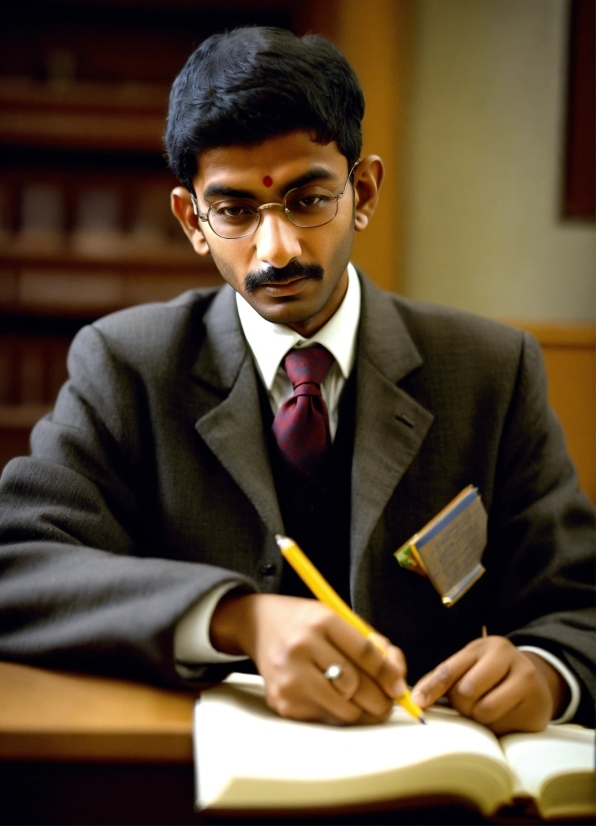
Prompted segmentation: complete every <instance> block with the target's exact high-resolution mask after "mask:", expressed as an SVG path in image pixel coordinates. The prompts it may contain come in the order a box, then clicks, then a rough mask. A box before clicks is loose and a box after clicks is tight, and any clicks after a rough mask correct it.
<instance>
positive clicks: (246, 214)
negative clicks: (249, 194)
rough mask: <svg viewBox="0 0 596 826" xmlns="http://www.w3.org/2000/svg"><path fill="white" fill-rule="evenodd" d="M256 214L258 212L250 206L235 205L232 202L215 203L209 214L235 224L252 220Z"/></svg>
mask: <svg viewBox="0 0 596 826" xmlns="http://www.w3.org/2000/svg"><path fill="white" fill-rule="evenodd" d="M257 212H258V210H257V209H255V207H253V206H252V205H251V204H245V203H235V202H233V201H232V202H230V201H217V203H215V204H213V205H212V207H211V214H212V215H216V216H217V218H221V219H222V220H224V221H234V222H237V221H242V220H246V219H247V218H254V216H255V215H256V214H257Z"/></svg>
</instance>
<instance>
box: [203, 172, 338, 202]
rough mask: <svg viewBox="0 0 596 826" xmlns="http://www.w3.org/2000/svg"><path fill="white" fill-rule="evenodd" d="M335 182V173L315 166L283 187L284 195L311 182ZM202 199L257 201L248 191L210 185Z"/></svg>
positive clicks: (221, 185)
mask: <svg viewBox="0 0 596 826" xmlns="http://www.w3.org/2000/svg"><path fill="white" fill-rule="evenodd" d="M321 180H323V181H337V180H338V177H337V175H336V174H335V172H332V171H331V170H330V169H326V168H325V167H322V166H315V167H313V168H312V169H309V171H308V172H305V173H304V175H300V176H299V177H298V178H294V180H292V181H289V182H288V184H287V186H286V187H285V191H284V195H285V194H286V193H287V192H289V191H290V189H297V188H298V187H300V186H306V184H310V183H311V182H312V181H321ZM203 197H204V198H205V200H210V199H211V198H216V197H220V198H244V199H246V200H249V201H256V200H258V199H257V198H256V197H255V194H254V192H251V191H250V190H248V189H234V187H231V186H225V185H224V184H211V186H208V187H207V189H206V190H205V191H204V192H203Z"/></svg>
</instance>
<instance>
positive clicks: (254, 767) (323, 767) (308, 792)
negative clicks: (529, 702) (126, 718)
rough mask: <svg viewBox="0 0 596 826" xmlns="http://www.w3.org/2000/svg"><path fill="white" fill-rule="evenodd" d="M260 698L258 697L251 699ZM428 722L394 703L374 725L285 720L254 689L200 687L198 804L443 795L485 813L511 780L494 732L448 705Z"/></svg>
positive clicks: (502, 798)
mask: <svg viewBox="0 0 596 826" xmlns="http://www.w3.org/2000/svg"><path fill="white" fill-rule="evenodd" d="M259 695H260V696H259ZM425 716H426V718H427V723H428V724H427V725H426V726H422V725H420V723H418V722H417V721H415V720H413V719H412V718H411V717H410V716H409V715H408V714H407V713H406V712H405V711H404V710H403V709H402V708H400V707H399V706H396V707H395V709H394V711H393V713H392V716H391V718H390V719H389V720H388V721H387V722H386V723H383V724H380V725H376V726H348V727H333V726H325V725H319V724H316V723H299V722H295V721H291V720H284V719H282V718H281V717H279V716H277V715H276V714H275V713H274V712H272V711H270V710H269V709H268V708H267V706H266V704H265V702H264V699H263V697H262V690H261V691H259V688H258V686H256V687H255V685H254V684H253V685H252V686H250V685H249V686H247V687H246V688H244V689H242V688H241V687H234V686H229V685H228V686H226V685H222V686H220V687H216V688H214V689H210V690H208V691H205V692H204V693H203V694H202V695H201V700H200V701H199V702H198V703H197V705H196V709H195V756H196V766H197V771H198V801H197V803H198V807H199V808H204V807H206V806H210V807H213V808H217V807H219V808H235V807H238V808H246V809H251V808H253V809H259V808H268V807H269V808H271V807H273V808H275V807H278V808H285V807H287V808H295V807H298V808H299V807H301V806H302V807H311V808H312V807H317V806H321V807H323V806H331V805H350V804H356V803H358V804H361V803H367V802H374V801H381V800H392V799H398V798H407V797H415V796H418V795H432V794H436V795H449V796H452V797H460V798H462V797H463V798H465V799H468V800H472V801H473V802H476V804H477V805H478V806H479V807H480V808H481V809H482V810H483V811H485V812H493V811H495V810H496V809H497V808H498V807H499V806H500V805H502V804H503V803H505V802H508V801H509V800H510V799H511V793H512V788H513V786H512V777H511V773H510V770H509V768H508V766H507V763H506V761H505V758H504V755H503V753H502V751H501V748H500V746H499V743H498V740H497V738H496V737H494V735H493V734H492V733H491V732H490V731H488V729H485V728H484V727H483V726H479V725H477V724H476V723H473V722H471V721H469V720H464V719H463V718H461V717H459V716H458V715H456V714H455V713H454V712H452V711H451V710H450V709H437V710H431V711H428V712H426V714H425Z"/></svg>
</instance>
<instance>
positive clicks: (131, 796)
mask: <svg viewBox="0 0 596 826" xmlns="http://www.w3.org/2000/svg"><path fill="white" fill-rule="evenodd" d="M197 696H198V692H178V691H166V690H163V689H158V688H154V687H151V686H146V685H140V684H137V683H132V682H125V681H120V680H112V679H107V678H102V677H89V676H84V675H74V674H63V673H58V672H52V671H45V670H42V669H38V668H31V667H29V666H23V665H16V664H13V663H0V760H1V761H2V766H0V778H1V779H0V789H1V790H0V822H2V823H15V824H17V823H32V824H33V823H36V824H42V823H78V824H83V823H105V824H107V823H120V824H124V823H197V822H200V819H199V817H198V816H197V815H196V814H195V813H194V812H193V809H192V804H193V799H194V791H193V767H192V709H193V704H194V701H195V699H196V697H197Z"/></svg>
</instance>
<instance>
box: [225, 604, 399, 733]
mask: <svg viewBox="0 0 596 826" xmlns="http://www.w3.org/2000/svg"><path fill="white" fill-rule="evenodd" d="M377 637H378V640H379V642H381V644H382V645H383V647H384V648H385V650H386V653H385V656H383V654H382V653H381V651H379V649H378V648H377V647H376V646H375V645H373V643H372V642H371V641H370V640H368V639H366V638H365V637H363V636H362V634H360V633H359V632H358V631H356V629H354V628H353V627H352V626H351V625H349V624H348V623H347V622H345V620H343V619H341V618H340V617H338V616H337V615H336V614H335V613H334V612H333V611H332V610H331V609H330V608H328V607H327V606H326V605H323V604H322V603H320V602H318V601H316V600H312V599H298V598H296V597H287V596H280V595H278V594H248V595H240V596H238V595H232V596H226V597H224V599H222V601H221V602H220V603H219V605H218V606H217V608H216V610H215V612H214V614H213V618H212V621H211V641H212V644H213V645H214V647H215V648H217V649H218V650H219V651H224V652H226V653H229V654H239V653H243V654H247V655H248V656H249V657H250V658H251V659H252V660H253V661H254V663H255V664H256V666H257V668H258V670H259V673H260V674H261V675H262V676H263V678H264V680H265V690H266V699H267V704H268V705H269V707H270V708H272V709H273V710H274V711H276V712H277V713H278V714H280V715H281V716H282V717H291V718H293V719H295V720H310V721H316V722H324V723H330V724H335V725H337V724H345V723H373V722H382V721H383V720H385V719H387V717H388V716H389V714H390V713H391V709H392V706H393V699H392V698H393V697H396V696H401V695H402V694H403V693H404V691H405V688H406V685H405V682H404V678H405V673H406V666H405V661H404V657H403V654H402V653H401V651H400V650H399V649H398V648H395V647H394V646H392V645H391V643H390V642H389V640H386V639H385V638H384V637H381V636H380V635H377ZM333 663H337V664H338V665H343V667H344V671H343V674H342V675H341V677H339V678H338V679H337V680H334V681H333V683H331V682H329V681H328V680H327V679H326V678H325V677H324V676H323V672H324V671H325V669H326V668H327V667H328V666H329V665H331V664H333Z"/></svg>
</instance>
